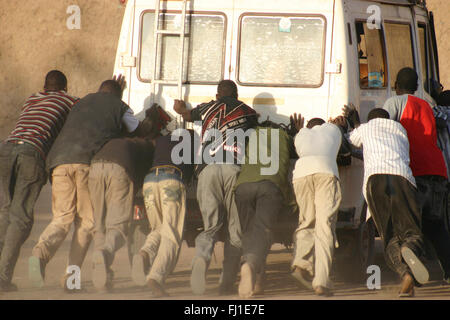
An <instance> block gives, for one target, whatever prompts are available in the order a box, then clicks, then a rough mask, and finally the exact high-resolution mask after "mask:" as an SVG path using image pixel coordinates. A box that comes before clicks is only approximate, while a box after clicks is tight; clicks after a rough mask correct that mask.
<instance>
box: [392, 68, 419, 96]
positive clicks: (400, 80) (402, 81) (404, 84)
mask: <svg viewBox="0 0 450 320" xmlns="http://www.w3.org/2000/svg"><path fill="white" fill-rule="evenodd" d="M418 81H419V77H418V76H417V72H416V71H415V70H414V69H412V68H403V69H401V70H400V71H399V72H398V74H397V79H396V81H395V91H396V92H397V94H398V95H402V94H414V92H416V91H417V88H418V86H419V83H418Z"/></svg>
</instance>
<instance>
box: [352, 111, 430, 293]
mask: <svg viewBox="0 0 450 320" xmlns="http://www.w3.org/2000/svg"><path fill="white" fill-rule="evenodd" d="M352 112H353V114H355V113H356V117H355V118H356V121H355V120H353V122H354V123H355V126H357V128H356V129H354V130H353V131H352V132H351V134H350V137H349V140H350V142H351V143H352V144H353V145H354V146H356V147H358V148H359V147H361V146H363V157H364V186H363V193H364V196H365V198H366V201H367V203H368V206H369V209H370V212H371V214H372V218H373V220H374V222H375V225H376V226H377V229H378V232H379V234H380V236H381V238H382V240H383V244H384V252H385V259H386V263H387V265H388V266H389V268H391V269H392V270H393V271H395V272H396V273H397V274H398V275H399V276H400V278H401V279H402V283H401V288H400V292H399V296H400V297H411V296H414V279H413V275H414V277H415V278H416V280H417V281H418V282H419V283H425V282H427V281H428V278H429V274H428V271H427V269H426V267H425V266H424V265H423V263H422V262H421V261H420V259H419V257H420V256H422V255H423V253H424V249H423V246H424V244H423V235H422V232H421V210H420V205H419V203H418V200H417V199H418V198H417V189H416V182H415V179H414V177H413V174H412V171H411V168H410V166H409V161H410V160H409V141H408V136H407V133H406V130H405V128H403V126H402V125H401V124H400V123H398V122H396V121H394V120H390V119H389V113H388V112H387V111H386V110H383V109H380V108H376V109H373V110H372V111H371V112H370V113H369V115H368V123H365V124H361V125H359V117H358V116H357V112H356V110H353V111H352Z"/></svg>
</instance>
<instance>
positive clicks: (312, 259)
mask: <svg viewBox="0 0 450 320" xmlns="http://www.w3.org/2000/svg"><path fill="white" fill-rule="evenodd" d="M300 118H301V116H300ZM298 129H300V128H298ZM341 143H342V132H341V130H340V128H339V127H338V126H336V125H334V124H332V123H325V121H324V120H322V119H319V118H314V119H311V120H310V121H309V122H308V124H307V126H306V128H301V130H300V131H299V133H298V134H297V136H296V137H295V148H296V150H297V154H298V156H299V160H297V162H296V165H295V170H294V173H293V184H294V191H295V196H296V199H297V203H298V205H299V209H300V211H299V226H298V228H297V230H296V231H295V238H294V239H295V240H294V242H295V248H294V259H293V263H292V267H293V269H294V271H293V273H292V276H293V277H294V279H296V280H297V281H299V283H300V284H301V285H302V286H304V287H306V288H309V289H311V288H312V289H314V291H315V293H316V294H317V295H321V296H330V295H332V292H331V281H330V279H329V274H330V269H331V264H332V256H333V251H334V245H335V229H336V221H337V213H338V210H339V205H340V203H341V198H342V195H341V185H340V181H339V173H338V166H337V163H336V158H337V155H338V152H339V149H340V146H341ZM311 279H312V283H311V282H310V281H311Z"/></svg>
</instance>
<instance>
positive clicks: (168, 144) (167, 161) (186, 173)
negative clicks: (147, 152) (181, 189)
mask: <svg viewBox="0 0 450 320" xmlns="http://www.w3.org/2000/svg"><path fill="white" fill-rule="evenodd" d="M188 132H190V131H188ZM186 138H188V139H190V141H189V143H188V141H185V139H186ZM172 140H173V139H172V135H167V136H162V137H159V138H157V139H156V141H155V156H154V158H153V165H152V167H158V166H166V165H170V166H174V167H177V168H178V169H180V170H181V172H183V180H184V182H185V183H187V182H188V181H190V179H191V178H192V175H193V170H194V165H193V163H194V152H195V150H194V134H193V133H192V132H190V136H189V137H185V138H180V139H175V141H172ZM183 145H184V146H185V148H182V146H183ZM174 148H177V149H176V150H175V154H174V157H172V151H174ZM185 152H188V155H186V154H185ZM177 158H178V160H180V161H177Z"/></svg>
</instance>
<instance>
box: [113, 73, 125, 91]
mask: <svg viewBox="0 0 450 320" xmlns="http://www.w3.org/2000/svg"><path fill="white" fill-rule="evenodd" d="M113 80H114V81H116V82H117V83H118V84H119V86H120V89H121V90H122V92H123V90H125V87H126V85H127V83H126V81H125V77H124V76H123V75H121V74H119V75H118V76H114V77H113Z"/></svg>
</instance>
